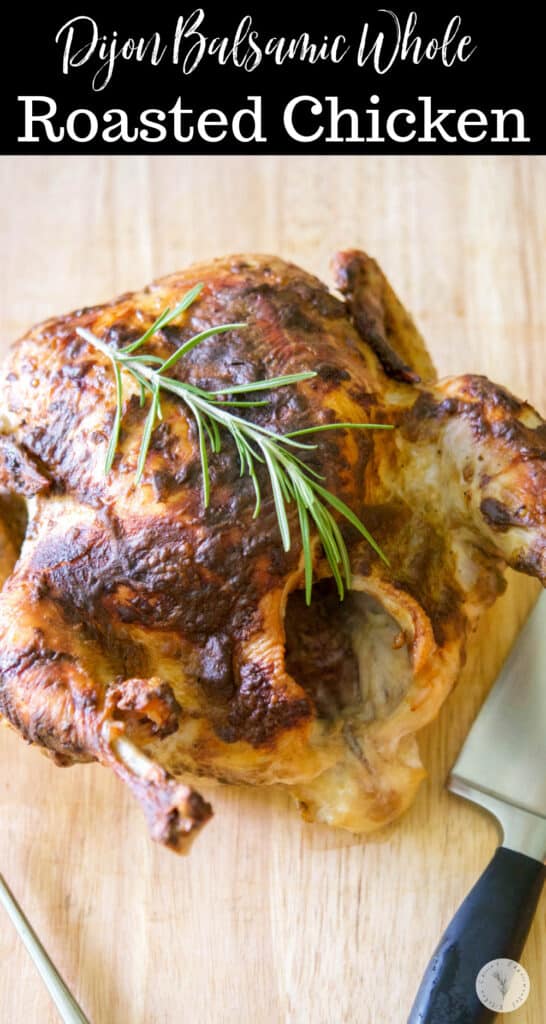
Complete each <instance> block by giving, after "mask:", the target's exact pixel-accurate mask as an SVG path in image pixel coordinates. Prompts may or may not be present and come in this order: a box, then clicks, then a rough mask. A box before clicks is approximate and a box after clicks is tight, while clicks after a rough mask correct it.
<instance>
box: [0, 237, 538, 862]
mask: <svg viewBox="0 0 546 1024" xmlns="http://www.w3.org/2000/svg"><path fill="white" fill-rule="evenodd" d="M335 278H336V285H337V288H338V289H339V294H338V295H334V294H332V292H330V291H329V290H328V288H327V287H326V286H325V285H324V284H322V283H321V282H320V281H319V280H318V279H317V278H315V277H313V276H311V275H309V274H307V273H305V272H304V271H303V270H300V269H299V268H298V267H296V266H293V265H292V264H289V263H285V262H284V261H282V260H280V259H278V258H276V257H270V256H247V255H245V256H233V257H227V258H224V259H219V260H213V261H212V262H210V263H206V264H200V265H197V266H193V267H190V268H189V269H188V270H187V271H184V272H181V273H177V274H173V275H171V276H169V277H166V278H164V279H162V280H160V281H158V282H156V283H154V284H153V285H151V286H150V287H148V288H146V289H144V290H143V291H141V292H135V293H133V294H130V295H124V296H122V297H121V298H119V299H117V300H115V301H113V302H111V303H108V304H105V305H103V306H97V307H93V308H85V309H81V310H78V311H76V312H74V313H72V314H70V315H68V316H64V317H61V318H59V319H52V320H49V321H47V322H46V323H43V324H40V325H39V326H37V327H35V328H33V329H32V330H31V331H30V332H29V333H28V334H27V335H26V336H25V337H23V338H22V339H21V340H20V341H18V342H17V343H16V344H15V346H14V347H13V349H12V350H11V352H10V355H9V357H8V359H7V361H6V364H5V366H4V370H3V380H2V395H3V399H2V401H3V409H2V418H1V421H0V422H1V425H2V434H1V436H0V571H1V574H2V582H3V587H2V591H1V594H0V711H1V713H2V715H3V716H4V717H5V719H6V720H7V721H8V722H9V723H11V725H12V726H13V727H14V728H16V729H17V730H19V732H20V733H21V734H22V736H23V737H24V738H25V739H26V740H28V741H30V742H32V743H37V744H40V745H41V746H42V747H43V748H44V749H45V750H46V751H47V752H48V753H49V754H50V755H51V756H52V757H53V758H54V759H55V760H56V761H57V763H59V764H73V763H75V762H78V761H89V760H97V761H99V762H100V763H102V764H104V765H107V766H109V767H111V768H113V769H114V771H116V772H117V774H118V775H119V776H120V777H121V778H122V779H123V780H124V781H126V782H127V783H128V784H129V786H130V787H131V788H132V790H133V791H134V793H135V795H136V796H137V797H138V799H139V800H140V801H141V803H142V804H143V807H144V810H145V813H146V815H147V818H148V822H149V826H150V830H151V833H152V836H153V838H154V839H156V840H158V841H160V842H162V843H164V844H166V845H168V846H170V847H172V848H173V849H175V850H179V851H183V850H185V849H187V847H188V844H189V841H190V839H191V838H192V836H193V835H194V834H195V832H196V830H198V828H199V827H200V826H201V825H202V824H203V823H204V822H205V821H206V820H207V818H208V817H209V815H210V813H211V810H210V807H209V806H208V804H207V803H206V802H205V801H204V800H203V799H202V798H201V797H200V796H199V795H198V794H197V793H196V792H195V791H193V790H192V789H190V788H189V787H188V786H187V785H186V784H185V783H183V782H182V781H180V778H181V777H182V776H184V777H185V776H186V775H187V773H192V774H194V775H201V776H208V777H213V778H216V779H219V780H221V781H224V782H229V783H244V784H251V785H267V786H282V787H284V788H285V789H287V790H288V791H289V792H290V793H291V794H292V795H293V796H294V797H295V799H296V800H297V802H298V804H299V806H300V808H301V811H302V813H303V815H304V817H305V818H307V819H308V820H316V821H321V822H326V823H328V824H330V825H334V826H338V827H343V828H346V829H350V830H351V831H353V832H359V833H365V832H369V831H372V830H374V829H377V828H379V827H380V826H382V825H384V824H386V823H387V822H390V821H392V820H393V819H395V818H396V817H397V816H398V815H400V814H401V812H402V811H403V810H404V809H405V808H406V807H407V806H408V805H409V804H410V803H411V801H412V799H413V797H414V795H415V792H416V789H417V787H418V785H419V782H420V780H421V779H422V777H423V769H422V766H421V763H420V759H419V753H418V748H417V744H416V738H415V735H416V733H417V732H418V730H419V729H420V728H422V727H423V726H424V725H425V724H426V723H427V722H429V721H430V720H431V719H432V718H434V716H435V715H436V714H437V713H438V710H439V708H440V706H441V704H442V702H443V701H444V700H445V699H446V697H447V695H448V693H449V691H450V689H451V687H452V686H453V683H454V681H455V680H456V678H457V674H458V672H459V669H460V666H461V662H462V660H463V658H464V651H465V643H466V639H467V637H468V634H469V631H470V630H471V628H472V627H473V625H474V623H475V622H476V619H477V617H478V616H479V614H480V612H481V611H482V609H484V608H485V607H486V606H487V605H489V604H491V602H492V601H493V600H494V599H495V597H496V596H497V595H498V594H499V593H500V591H502V589H503V587H504V580H503V570H504V569H505V567H506V566H507V565H510V566H512V567H514V568H515V569H518V570H520V571H522V572H525V573H528V574H530V575H533V576H536V577H538V578H539V579H540V580H542V581H544V579H545V577H546V548H545V543H546V503H545V499H544V493H545V483H546V424H545V423H544V421H543V420H542V419H541V418H540V416H539V415H538V414H537V413H536V412H535V411H534V410H533V409H532V408H531V407H530V406H529V405H527V404H526V403H525V402H522V401H519V400H518V399H517V398H515V397H514V396H513V395H511V394H510V393H509V392H508V391H506V390H505V389H504V388H502V387H498V386H496V385H494V384H492V383H491V382H490V381H488V380H487V379H485V378H483V377H478V376H463V377H458V378H450V379H447V380H442V381H437V379H436V375H435V372H434V368H433V365H432V363H431V360H430V358H429V356H428V354H427V351H426V348H425V345H424V343H423V341H422V339H421V337H420V335H419V334H418V332H417V330H416V328H415V327H414V325H413V323H412V321H411V319H410V318H409V316H408V314H407V313H406V312H405V311H404V309H403V308H402V306H401V305H400V303H399V302H398V300H397V298H396V297H395V295H394V293H393V291H392V289H391V288H390V286H389V284H388V282H387V281H386V279H385V277H384V275H383V274H382V272H381V270H380V269H379V268H378V266H377V264H376V263H375V262H374V261H373V260H371V259H370V258H369V257H367V256H366V255H365V254H364V253H362V252H359V251H350V252H344V253H341V254H340V255H338V256H337V258H336V260H335ZM198 282H203V285H204V287H203V289H202V291H201V293H200V295H199V297H198V298H197V300H196V301H195V302H194V303H193V304H192V305H191V306H190V308H189V309H188V310H187V312H186V313H184V314H182V315H181V316H180V317H179V318H178V319H176V321H174V322H173V323H172V324H170V325H169V326H166V327H164V329H163V330H160V331H158V332H156V333H155V334H154V335H153V336H152V337H151V338H150V340H149V341H148V343H147V349H146V350H147V351H149V352H150V353H152V354H155V355H156V356H161V357H167V356H168V355H169V354H170V353H172V352H174V351H175V349H176V348H178V346H179V345H180V344H182V342H183V341H184V340H186V339H187V338H189V337H190V336H192V335H193V334H195V333H196V332H198V331H202V330H204V329H206V328H208V327H213V326H215V325H219V324H223V323H226V322H228V323H235V322H236V323H243V324H245V325H246V326H245V327H244V328H235V329H233V330H231V331H229V332H227V333H224V334H222V335H216V336H213V337H209V338H207V339H205V340H204V341H202V342H201V343H200V344H199V345H197V346H196V347H195V348H193V349H192V351H191V352H189V353H188V355H187V356H186V357H184V359H182V360H180V361H179V362H178V363H177V364H176V365H175V366H174V367H173V368H172V370H171V373H172V375H173V376H177V377H178V378H179V379H182V380H185V381H187V382H189V383H190V384H192V385H195V386H200V387H204V388H207V389H217V390H220V389H222V390H223V391H225V392H227V393H229V389H230V386H231V387H234V386H235V385H241V384H247V383H250V382H252V381H256V380H259V379H264V378H266V377H273V376H277V375H279V374H291V373H299V372H302V371H305V370H313V371H315V372H316V376H315V377H314V378H313V379H310V380H306V381H300V382H299V383H297V384H294V385H293V386H290V387H282V388H276V389H271V390H270V391H269V392H266V394H265V398H266V399H267V402H266V404H265V405H263V406H260V407H256V408H249V409H245V410H243V411H242V412H241V415H244V416H245V417H246V418H248V419H250V420H253V421H255V422H257V423H259V424H261V425H263V426H266V427H267V428H268V429H270V430H273V431H275V432H277V433H279V434H280V433H283V434H284V433H286V432H288V431H295V430H298V429H303V428H306V427H309V426H320V425H325V424H330V423H334V422H349V423H380V424H389V425H391V426H392V427H393V428H394V429H392V430H373V431H372V430H351V429H340V430H336V431H328V432H324V433H319V434H317V435H316V448H315V449H314V450H312V451H311V452H306V453H304V454H303V455H302V457H303V458H304V459H305V460H306V462H307V463H308V465H309V466H310V467H311V468H314V469H315V470H316V471H319V472H320V473H321V474H322V475H323V476H324V486H325V487H327V488H328V490H329V491H331V492H332V493H333V494H334V495H336V496H337V497H338V498H340V499H341V500H343V501H344V502H345V503H346V504H347V505H348V506H349V507H350V508H351V509H352V511H353V512H354V513H355V514H356V515H357V516H358V517H359V518H360V519H361V521H362V522H363V523H364V524H365V525H366V527H367V528H368V529H369V530H370V531H371V533H372V535H373V537H374V538H375V540H376V541H377V543H378V544H379V545H380V547H381V549H382V551H383V552H384V554H385V556H386V558H387V560H388V564H387V563H386V562H385V561H383V560H382V559H381V558H380V557H379V556H378V554H377V553H376V552H375V551H374V550H373V548H372V547H371V546H370V545H369V544H368V543H367V542H366V540H365V539H364V538H363V537H362V536H361V535H360V534H359V533H358V531H357V530H356V529H355V528H354V527H353V526H352V525H351V524H350V523H348V522H347V521H346V520H345V519H344V518H343V517H340V518H339V529H340V530H341V531H342V534H343V537H344V540H345V543H346V545H347V549H348V552H349V556H350V563H351V570H352V583H351V589H350V592H349V593H348V594H347V596H346V597H345V600H344V601H343V602H341V601H340V600H339V597H338V594H337V589H336V587H335V585H334V582H333V580H332V570H331V566H330V564H329V562H328V560H327V558H326V557H325V555H324V552H323V550H322V547H321V544H320V542H319V539H318V537H316V536H312V538H311V548H312V559H313V569H314V576H315V583H314V587H313V594H312V601H311V604H310V605H307V604H306V601H305V597H304V559H303V551H302V542H301V535H300V532H299V528H298V519H297V510H296V509H295V507H294V505H293V503H292V505H289V506H288V516H289V524H290V529H291V536H292V543H291V546H290V550H289V551H285V550H284V548H283V545H282V543H281V537H280V532H279V523H278V519H277V515H276V510H275V504H274V501H273V496H272V493H271V487H270V486H269V481H268V477H267V474H266V473H265V472H264V470H263V467H260V468H259V470H258V472H259V474H261V489H262V495H263V500H262V507H261V511H260V514H259V515H258V516H256V517H254V504H255V496H254V490H253V486H252V481H251V480H250V479H249V477H248V476H244V475H243V476H241V475H240V466H239V456H238V453H237V450H236V447H235V445H234V444H233V442H232V439H231V437H230V436H229V435H228V434H227V433H226V434H225V436H222V450H221V452H220V453H219V454H216V455H213V454H210V455H209V464H210V474H211V496H210V503H209V505H208V507H205V504H204V499H203V488H202V469H201V460H200V449H199V436H198V430H197V426H196V423H195V420H194V418H193V417H192V415H191V412H190V411H189V410H188V409H187V408H186V407H185V406H184V405H183V404H182V402H180V400H179V399H178V398H177V397H176V396H174V395H172V396H166V397H165V399H164V400H163V403H162V413H163V419H162V421H161V422H160V423H159V425H157V426H156V428H155V430H154V433H153V435H152V439H151V446H150V451H149V454H148V457H147V459H146V463H145V467H144V473H143V477H142V480H141V482H140V483H137V481H136V474H135V469H136V465H137V460H138V454H139V448H140V443H141V438H142V432H143V427H144V421H145V418H146V414H147V409H146V408H143V407H142V406H141V404H140V399H139V389H138V387H137V385H136V384H135V382H134V381H133V380H132V379H131V378H128V379H127V380H126V381H125V380H124V402H123V415H122V420H121V434H120V441H119V447H118V452H117V455H116V458H115V461H114V464H113V467H112V469H111V470H110V472H109V473H107V474H105V471H104V463H105V455H106V450H107V447H108V443H109V438H110V435H111V432H112V429H113V423H114V415H115V407H116V390H115V381H114V376H113V373H112V365H111V362H110V360H109V358H108V355H107V353H106V352H102V351H99V350H97V349H96V348H94V347H93V346H91V345H90V344H88V343H87V342H86V340H85V338H84V337H82V336H81V335H80V334H79V333H78V329H87V330H90V331H92V332H93V333H94V335H96V336H97V337H98V338H99V339H101V340H102V341H103V342H104V343H105V344H106V345H108V346H110V347H111V348H112V349H115V348H119V347H120V346H123V345H126V344H128V343H130V342H131V341H133V340H135V339H137V338H138V337H139V336H141V335H142V333H143V332H144V331H145V330H146V329H147V328H148V327H149V326H150V325H151V324H152V323H153V321H154V320H155V319H156V318H157V316H158V315H159V314H160V313H161V311H162V310H164V309H165V307H167V306H169V307H171V308H173V307H174V306H176V304H177V303H178V302H179V301H180V299H181V298H182V296H183V295H184V293H185V292H186V291H187V290H188V289H189V288H191V287H192V286H193V285H195V284H196V283H198ZM340 296H341V297H340Z"/></svg>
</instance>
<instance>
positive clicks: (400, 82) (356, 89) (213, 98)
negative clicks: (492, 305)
mask: <svg viewBox="0 0 546 1024" xmlns="http://www.w3.org/2000/svg"><path fill="white" fill-rule="evenodd" d="M503 10H504V9H503V8H502V7H501V6H500V5H496V4H480V5H477V4H468V3H465V4H460V3H457V2H454V3H453V4H451V3H447V4H443V3H442V4H438V3H431V4H420V5H413V6H412V5H409V4H403V3H397V4H394V5H393V6H385V7H380V6H376V5H375V4H356V5H354V6H353V5H350V7H348V6H345V5H339V8H338V9H336V7H335V6H317V8H316V9H313V8H312V5H309V4H305V5H297V4H292V5H288V4H284V5H281V4H269V5H258V4H256V3H247V4H241V3H234V4H232V5H222V6H220V5H217V4H212V3H204V4H203V6H197V5H193V4H183V5H180V6H179V5H169V6H168V9H166V6H165V5H162V6H161V7H159V6H158V7H157V8H154V7H153V6H148V7H146V8H137V7H135V8H134V9H133V10H131V8H127V7H125V6H124V9H123V13H121V12H116V10H115V9H113V7H112V6H110V7H109V8H107V9H102V10H99V8H98V5H89V4H87V5H85V4H82V5H81V7H79V6H78V5H76V6H74V5H70V8H69V9H68V5H64V6H63V5H62V4H61V5H55V6H51V7H50V6H49V5H47V6H46V5H44V6H41V7H39V8H37V9H36V10H32V9H25V10H24V12H23V10H22V11H21V13H20V14H17V12H15V13H14V14H13V13H12V14H11V17H12V21H13V29H10V31H9V32H6V34H5V36H4V47H6V46H9V47H10V55H11V58H13V59H10V60H9V61H8V62H5V63H4V69H5V70H4V74H5V86H4V92H3V96H4V102H3V113H4V125H3V132H2V151H3V152H4V153H15V152H21V153H81V152H87V153H123V152H134V153H172V154H183V153H207V152H215V153H241V152H252V153H317V152H324V153H352V154H354V153H361V154H367V153H416V152H423V153H429V154H433V153H451V152H453V153H499V154H503V153H544V152H546V130H545V123H544V114H543V110H542V105H543V102H544V91H545V90H544V85H543V75H542V74H541V67H542V60H541V57H542V36H541V31H540V28H539V27H537V26H536V25H534V24H533V22H532V20H531V16H530V14H529V11H530V8H525V9H524V8H520V9H518V8H517V7H516V8H515V9H510V14H505V13H503ZM6 69H7V70H6Z"/></svg>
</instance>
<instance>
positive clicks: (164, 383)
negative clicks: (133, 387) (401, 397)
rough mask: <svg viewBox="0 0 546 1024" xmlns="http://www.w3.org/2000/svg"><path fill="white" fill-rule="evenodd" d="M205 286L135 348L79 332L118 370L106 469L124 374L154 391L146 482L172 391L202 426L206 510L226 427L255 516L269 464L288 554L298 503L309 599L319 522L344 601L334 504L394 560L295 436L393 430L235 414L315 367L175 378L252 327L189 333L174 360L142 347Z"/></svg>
mask: <svg viewBox="0 0 546 1024" xmlns="http://www.w3.org/2000/svg"><path fill="white" fill-rule="evenodd" d="M202 288H203V285H202V284H197V285H195V287H194V288H192V289H191V291H188V292H187V293H186V294H185V295H184V297H183V299H182V301H181V302H180V303H179V304H178V305H177V306H176V307H175V309H172V310H171V309H168V308H167V309H165V310H164V311H163V312H162V313H161V314H160V316H159V317H158V318H157V320H156V321H155V322H154V323H153V324H152V325H151V327H149V328H148V330H147V331H145V332H144V334H143V335H142V336H141V337H140V338H138V339H137V340H136V341H133V342H132V343H131V344H130V345H126V346H125V348H121V349H113V348H110V346H109V345H107V344H106V342H104V341H103V340H102V339H101V338H98V337H97V336H96V335H94V334H93V333H92V332H91V331H88V330H86V329H84V328H78V334H79V335H80V337H82V338H83V339H84V340H85V341H87V342H88V343H89V344H90V345H93V346H94V347H95V348H97V349H99V350H100V351H101V352H102V353H103V354H104V355H106V356H107V357H108V358H109V359H110V360H111V363H112V368H113V371H114V379H115V387H116V412H115V416H114V423H113V427H112V434H111V437H110V442H109V445H108V451H107V454H106V464H105V472H106V473H108V472H109V471H110V470H111V468H112V465H113V462H114V458H115V454H116V450H117V447H118V444H119V437H120V430H121V420H122V414H123V376H122V374H123V372H124V371H125V372H126V373H128V374H129V375H130V376H131V377H132V378H133V379H134V380H135V381H136V382H137V384H138V386H139V388H140V402H141V405H142V406H144V405H145V403H146V397H147V396H148V395H149V396H150V404H149V408H148V414H147V416H146V422H145V424H144V430H143V434H142V441H141V445H140V452H139V457H138V463H137V470H136V480H137V483H138V482H140V480H141V478H142V474H143V472H144V466H145V463H146V457H147V455H148V451H149V448H150V442H151V439H152V433H153V431H154V428H155V426H156V425H157V423H158V421H159V420H161V419H162V411H161V397H162V394H164V393H165V392H168V393H169V394H172V395H175V396H176V397H177V398H179V399H181V401H182V402H183V403H184V405H185V406H186V408H187V409H189V411H190V412H191V414H192V416H193V418H194V420H195V423H196V425H197V433H198V442H199V453H200V458H201V468H202V476H203V503H204V505H205V507H207V506H208V505H209V502H210V472H209V450H210V452H211V453H212V454H213V455H214V454H217V453H218V452H219V451H220V450H221V446H222V437H221V433H220V428H223V429H224V430H226V431H228V433H229V434H231V437H232V439H233V442H234V444H235V447H236V449H237V452H238V455H239V461H240V467H241V476H244V475H245V474H248V476H249V477H250V479H251V480H252V484H253V486H254V493H255V496H256V502H255V506H254V517H256V516H258V515H259V513H260V508H261V500H262V495H261V488H260V482H259V479H258V473H257V465H258V464H261V465H264V466H265V467H266V469H267V472H268V475H269V480H270V483H271V490H272V494H273V500H274V503H275V510H276V514H277V519H278V523H279V530H280V534H281V539H282V543H283V547H284V550H285V551H289V550H290V527H289V523H288V515H287V510H286V506H287V505H288V504H290V503H291V502H294V503H295V506H296V508H297V511H298V518H299V526H300V532H301V540H302V549H303V559H304V572H305V597H306V601H307V604H310V602H311V592H312V586H313V558H312V545H311V525H312V524H313V525H314V527H315V528H316V531H317V533H318V536H319V538H320V542H321V544H322V547H323V549H324V553H325V555H326V558H327V559H328V562H329V564H330V568H331V570H332V575H333V577H334V580H335V582H336V585H337V589H338V593H339V598H340V600H343V597H344V594H345V587H347V588H349V587H350V585H351V566H350V562H349V554H348V551H347V546H346V544H345V541H344V539H343V536H342V533H341V530H340V528H339V526H338V523H337V520H336V519H335V517H334V515H333V514H332V509H333V510H334V511H336V512H338V513H339V514H340V515H342V516H343V517H344V518H345V519H347V521H348V522H350V523H351V524H352V525H353V526H354V527H355V529H356V530H358V532H359V533H360V534H361V535H362V536H363V537H364V538H365V539H366V540H367V541H368V543H369V544H370V545H371V547H372V548H373V549H374V551H376V552H377V554H378V555H379V557H380V558H382V559H383V561H384V562H386V561H387V559H386V557H385V555H384V554H383V552H382V551H381V549H380V547H379V545H378V544H377V543H376V542H375V540H374V539H373V537H372V536H371V534H370V533H369V531H368V530H367V529H366V527H365V526H364V524H363V523H362V522H361V521H360V519H359V518H358V517H357V516H356V515H355V513H354V512H352V510H351V509H350V508H349V506H348V505H346V504H345V502H343V501H341V499H340V498H338V497H337V496H336V495H335V494H332V493H331V491H328V490H326V488H325V487H323V485H322V483H321V480H323V477H322V476H321V475H320V474H319V473H317V472H316V471H315V470H314V469H312V468H311V467H310V466H307V465H306V464H305V462H304V461H303V460H302V458H300V455H299V454H298V453H302V452H304V451H312V450H313V449H315V448H316V447H317V446H316V445H315V444H309V443H308V442H306V441H300V440H296V438H299V437H302V436H303V435H307V434H313V433H317V432H318V431H323V430H339V429H340V428H344V427H347V428H351V429H357V430H358V429H360V430H362V429H366V430H367V429H375V430H380V429H383V430H388V429H390V427H389V425H388V424H383V423H330V424H324V425H321V426H316V427H308V428H306V429H304V430H295V431H293V432H292V433H287V434H276V433H275V432H274V431H271V430H267V429H266V428H265V427H261V426H258V424H256V423H252V422H251V421H250V420H247V419H244V417H243V416H241V415H239V414H238V412H236V411H233V410H240V409H247V408H255V407H257V406H263V405H267V402H266V401H263V400H260V399H257V400H254V399H249V398H247V397H245V396H247V395H249V394H252V393H259V392H261V391H269V390H271V389H272V388H280V387H288V386H289V385H291V384H297V383H298V382H299V381H305V380H310V379H311V378H312V377H315V376H316V374H315V373H313V372H304V373H292V374H285V375H284V376H280V377H271V378H269V380H261V381H253V382H252V383H250V384H238V385H234V386H233V387H231V386H230V387H229V388H228V389H225V390H224V391H206V390H205V389H203V388H200V387H196V386H195V385H193V384H188V383H187V382H186V381H182V380H177V379H176V378H175V377H171V376H169V375H168V371H169V370H170V369H171V368H172V367H173V366H174V365H175V364H176V363H177V362H178V361H179V360H180V359H182V358H183V357H184V356H185V355H187V354H188V352H190V351H191V350H192V349H193V348H195V346H196V345H199V344H200V342H202V341H204V340H205V339H206V338H210V337H212V336H213V335H216V334H222V333H224V332H225V331H233V330H240V329H243V328H244V327H245V326H246V325H245V324H221V325H220V326H218V327H210V328H209V329H208V330H206V331H201V332H200V333H199V334H196V335H194V336H193V337H192V338H189V339H188V341H185V342H184V344H183V345H181V346H180V348H178V349H177V350H176V351H175V352H173V353H172V355H170V356H169V357H168V358H167V359H161V358H160V357H159V356H154V355H151V354H149V353H146V352H142V351H139V350H140V349H141V348H142V346H143V345H144V344H145V342H146V341H148V340H149V338H151V337H152V336H153V335H154V334H157V333H158V332H159V331H161V330H162V328H163V327H166V326H167V325H168V324H170V323H172V321H173V320H176V319H177V318H178V317H179V316H180V315H181V314H182V313H183V312H184V311H185V310H186V309H188V307H189V306H190V305H191V304H192V302H194V301H195V299H196V298H197V296H198V295H199V293H200V292H201V289H202ZM238 396H243V397H238Z"/></svg>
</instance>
